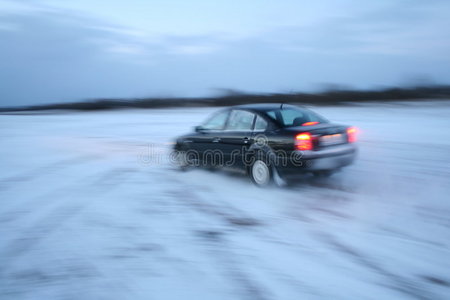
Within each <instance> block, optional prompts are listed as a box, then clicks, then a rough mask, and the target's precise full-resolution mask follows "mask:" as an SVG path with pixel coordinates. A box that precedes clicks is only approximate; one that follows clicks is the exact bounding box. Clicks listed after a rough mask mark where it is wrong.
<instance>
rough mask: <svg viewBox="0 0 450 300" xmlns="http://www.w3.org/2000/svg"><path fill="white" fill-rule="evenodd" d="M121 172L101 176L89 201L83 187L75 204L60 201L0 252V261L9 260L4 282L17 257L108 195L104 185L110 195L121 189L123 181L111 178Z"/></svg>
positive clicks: (1, 270)
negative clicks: (97, 198) (98, 197)
mask: <svg viewBox="0 0 450 300" xmlns="http://www.w3.org/2000/svg"><path fill="white" fill-rule="evenodd" d="M118 169H119V170H122V168H114V169H112V170H109V171H106V172H104V176H101V177H100V179H99V180H97V181H96V182H94V183H93V184H92V185H93V187H91V188H90V189H88V191H89V194H88V197H87V198H86V199H83V197H82V196H84V195H85V193H84V191H83V187H80V188H79V189H77V190H76V191H75V195H74V193H70V196H71V198H73V199H71V203H67V202H65V201H61V199H59V203H60V205H59V206H57V207H56V208H53V209H51V211H50V212H47V213H45V214H44V215H43V216H42V217H40V218H39V219H38V220H37V221H35V222H34V223H33V224H31V225H30V226H28V227H27V228H25V229H23V230H21V231H20V232H18V233H17V234H15V236H16V238H15V239H14V240H13V241H11V242H9V243H8V244H7V245H6V246H5V247H3V249H0V257H2V258H8V260H7V261H4V262H3V263H2V265H1V267H0V278H2V277H4V276H5V275H6V273H7V271H8V267H9V264H11V263H13V262H14V260H15V259H16V258H17V257H19V256H21V255H24V254H25V253H27V252H29V251H30V250H32V249H33V248H34V247H36V246H37V245H38V244H39V243H40V242H42V241H43V240H45V239H46V238H47V237H48V236H49V235H51V234H52V233H53V232H55V231H57V230H60V229H61V228H62V226H63V225H64V224H65V223H67V222H68V221H69V220H71V219H73V218H74V217H75V216H77V215H78V214H79V213H80V212H81V211H83V210H84V209H86V208H87V207H88V206H90V205H91V204H92V203H93V202H94V201H87V200H88V199H89V200H95V197H94V195H95V194H96V193H97V194H99V193H102V195H104V193H105V190H104V189H103V188H102V186H101V184H102V183H103V182H105V181H107V184H108V187H110V188H109V189H107V192H110V191H112V190H113V188H114V187H118V186H119V185H120V183H121V182H122V180H121V177H120V176H115V177H114V176H113V177H111V173H116V174H117V172H118V171H117V170H118ZM122 174H123V173H122ZM80 191H81V192H80ZM107 192H106V193H107Z"/></svg>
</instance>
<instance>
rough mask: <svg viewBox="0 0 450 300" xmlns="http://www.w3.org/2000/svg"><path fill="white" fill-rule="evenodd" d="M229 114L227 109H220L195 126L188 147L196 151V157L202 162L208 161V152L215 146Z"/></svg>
mask: <svg viewBox="0 0 450 300" xmlns="http://www.w3.org/2000/svg"><path fill="white" fill-rule="evenodd" d="M229 114H230V110H229V109H226V110H221V111H219V112H217V113H216V114H214V115H213V116H211V117H210V118H209V119H208V120H206V121H205V122H204V123H203V124H202V125H200V126H197V127H196V133H195V135H194V136H193V137H192V139H191V145H190V147H189V148H190V149H191V150H194V151H196V152H197V156H198V158H199V159H200V160H201V161H203V162H204V163H210V162H209V159H210V152H211V151H213V150H214V149H216V148H217V145H218V143H219V141H220V136H221V134H222V132H223V130H224V128H225V125H226V122H227V120H228V116H229Z"/></svg>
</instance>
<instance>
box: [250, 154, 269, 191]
mask: <svg viewBox="0 0 450 300" xmlns="http://www.w3.org/2000/svg"><path fill="white" fill-rule="evenodd" d="M250 178H251V179H252V181H253V182H254V183H255V184H256V185H257V186H261V187H263V186H267V185H269V184H270V182H271V180H272V170H271V168H270V167H269V166H268V165H267V164H266V163H265V162H264V161H262V160H260V159H257V160H255V162H254V163H253V164H252V166H251V168H250Z"/></svg>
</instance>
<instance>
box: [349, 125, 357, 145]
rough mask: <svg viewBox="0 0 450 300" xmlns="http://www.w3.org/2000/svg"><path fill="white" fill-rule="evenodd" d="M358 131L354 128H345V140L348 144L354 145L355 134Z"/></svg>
mask: <svg viewBox="0 0 450 300" xmlns="http://www.w3.org/2000/svg"><path fill="white" fill-rule="evenodd" d="M357 132H358V130H357V129H356V127H349V128H347V139H348V142H349V143H354V142H356V134H357Z"/></svg>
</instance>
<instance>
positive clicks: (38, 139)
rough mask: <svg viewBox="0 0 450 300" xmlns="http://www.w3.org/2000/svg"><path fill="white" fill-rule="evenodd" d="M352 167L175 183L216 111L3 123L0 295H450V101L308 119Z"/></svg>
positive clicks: (14, 118) (210, 176)
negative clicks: (346, 141) (288, 180)
mask: <svg viewBox="0 0 450 300" xmlns="http://www.w3.org/2000/svg"><path fill="white" fill-rule="evenodd" d="M313 109H314V110H315V111H317V112H319V113H321V114H323V115H324V116H326V117H327V118H329V119H330V120H332V121H336V122H341V123H344V124H351V125H356V126H357V127H359V128H360V131H361V135H360V142H359V146H360V151H359V156H358V159H357V162H356V163H355V164H354V165H352V166H350V167H348V168H346V169H344V170H343V171H342V172H340V173H338V174H335V175H333V176H332V177H331V178H328V179H320V180H317V179H316V180H314V179H313V178H310V177H305V178H304V179H302V180H301V181H300V182H299V183H298V184H296V185H294V186H290V187H286V188H280V187H271V188H269V189H260V188H257V187H255V186H253V185H252V184H251V182H250V180H249V179H248V178H247V177H245V176H243V175H240V174H236V173H230V172H224V171H223V172H222V171H221V172H214V173H213V172H208V171H206V170H192V171H188V172H184V173H183V172H178V171H176V170H175V168H174V167H173V166H172V165H171V164H170V163H169V162H168V160H167V153H168V149H169V148H170V143H171V142H172V141H173V138H174V137H175V136H177V135H180V134H183V133H184V132H186V131H188V130H190V129H191V128H192V126H194V125H197V124H198V123H199V122H200V121H202V120H203V119H205V118H206V116H207V115H208V114H209V113H211V112H212V111H214V110H215V109H212V108H191V109H176V110H168V109H167V110H128V111H127V110H125V111H113V112H95V113H91V112H88V113H65V112H63V113H59V114H22V115H0V141H1V148H0V168H1V169H0V170H1V171H0V299H120V300H123V299H175V300H179V299H194V300H200V299H293V300H298V299H448V297H449V296H448V295H450V180H449V178H450V102H440V103H437V102H435V103H433V102H431V103H421V104H418V103H417V104H389V105H388V104H383V105H364V106H349V107H337V108H336V107H316V108H313Z"/></svg>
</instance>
